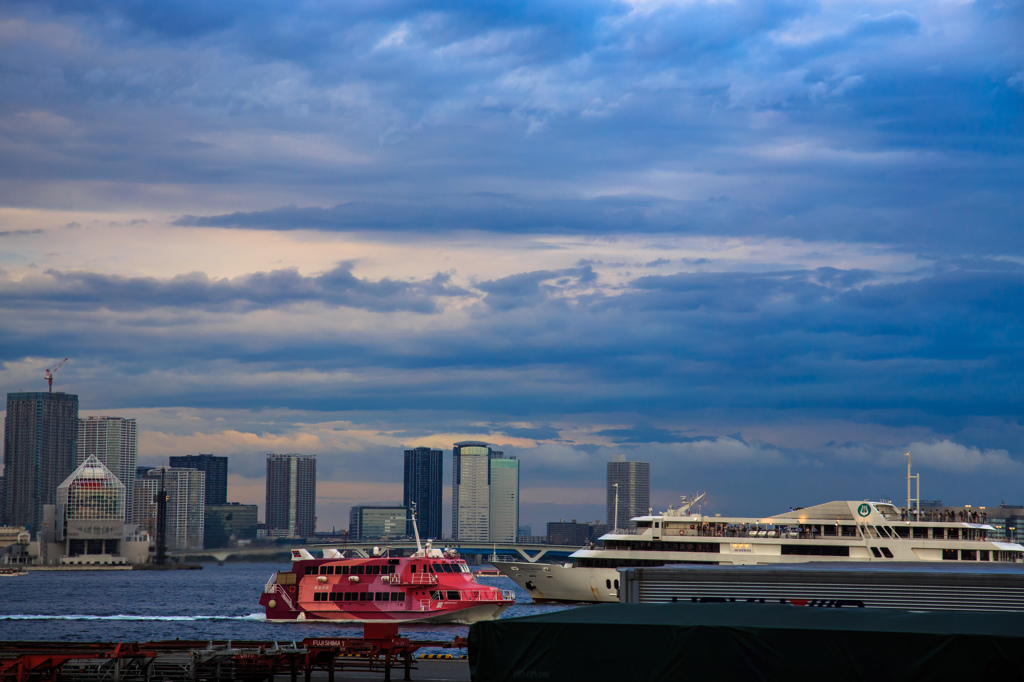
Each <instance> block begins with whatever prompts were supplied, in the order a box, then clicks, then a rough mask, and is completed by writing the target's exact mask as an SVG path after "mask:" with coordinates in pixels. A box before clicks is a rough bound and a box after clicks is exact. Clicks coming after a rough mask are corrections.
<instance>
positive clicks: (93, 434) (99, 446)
mask: <svg viewBox="0 0 1024 682" xmlns="http://www.w3.org/2000/svg"><path fill="white" fill-rule="evenodd" d="M75 453H76V454H75V463H76V465H81V464H82V463H83V462H85V460H86V459H88V458H89V457H93V456H94V457H96V458H97V459H98V460H99V461H101V462H103V466H105V467H106V468H107V470H109V471H110V472H111V473H112V474H114V476H116V477H117V480H119V481H121V483H123V484H124V489H125V495H126V498H125V506H124V508H125V516H126V518H125V522H127V523H131V521H132V498H133V497H134V496H135V460H136V457H137V454H138V446H137V434H136V423H135V420H134V419H124V418H122V417H87V418H85V419H79V420H78V433H77V437H76V443H75Z"/></svg>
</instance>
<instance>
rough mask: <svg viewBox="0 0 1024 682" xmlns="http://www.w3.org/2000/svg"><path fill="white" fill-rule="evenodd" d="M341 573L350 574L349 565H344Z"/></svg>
mask: <svg viewBox="0 0 1024 682" xmlns="http://www.w3.org/2000/svg"><path fill="white" fill-rule="evenodd" d="M341 573H342V575H348V566H342V567H341Z"/></svg>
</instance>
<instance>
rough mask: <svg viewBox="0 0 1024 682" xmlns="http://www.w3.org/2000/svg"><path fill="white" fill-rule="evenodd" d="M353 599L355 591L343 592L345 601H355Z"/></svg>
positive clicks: (354, 598)
mask: <svg viewBox="0 0 1024 682" xmlns="http://www.w3.org/2000/svg"><path fill="white" fill-rule="evenodd" d="M355 600H356V593H355V592H346V593H345V601H355Z"/></svg>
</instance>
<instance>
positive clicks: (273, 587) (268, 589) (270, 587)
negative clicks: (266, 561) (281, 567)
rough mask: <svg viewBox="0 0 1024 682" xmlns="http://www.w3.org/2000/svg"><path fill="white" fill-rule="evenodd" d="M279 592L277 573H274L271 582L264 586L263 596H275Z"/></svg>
mask: <svg viewBox="0 0 1024 682" xmlns="http://www.w3.org/2000/svg"><path fill="white" fill-rule="evenodd" d="M274 592H277V573H273V574H271V576H270V580H268V581H267V584H266V585H264V586H263V594H273V593H274Z"/></svg>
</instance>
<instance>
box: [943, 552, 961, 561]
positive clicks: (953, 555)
mask: <svg viewBox="0 0 1024 682" xmlns="http://www.w3.org/2000/svg"><path fill="white" fill-rule="evenodd" d="M957 558H958V557H957V550H955V549H944V550H942V560H943V561H956V560H957Z"/></svg>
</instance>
